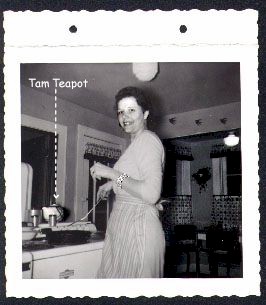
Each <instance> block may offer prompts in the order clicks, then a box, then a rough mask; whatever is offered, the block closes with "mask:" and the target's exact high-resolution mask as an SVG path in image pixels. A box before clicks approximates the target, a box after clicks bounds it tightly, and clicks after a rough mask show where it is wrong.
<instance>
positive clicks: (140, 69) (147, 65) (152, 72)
mask: <svg viewBox="0 0 266 305" xmlns="http://www.w3.org/2000/svg"><path fill="white" fill-rule="evenodd" d="M132 70H133V73H134V75H135V76H136V78H137V79H139V80H140V81H142V82H149V81H151V80H152V79H154V77H155V76H156V74H157V73H158V63H157V62H140V63H139V62H134V63H132Z"/></svg>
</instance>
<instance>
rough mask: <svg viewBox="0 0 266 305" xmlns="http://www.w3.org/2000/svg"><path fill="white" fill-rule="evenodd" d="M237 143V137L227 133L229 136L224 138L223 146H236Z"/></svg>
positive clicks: (232, 133)
mask: <svg viewBox="0 0 266 305" xmlns="http://www.w3.org/2000/svg"><path fill="white" fill-rule="evenodd" d="M238 143H239V137H237V136H236V135H235V134H234V132H232V131H231V132H229V135H228V136H227V137H225V138H224V144H225V145H227V146H230V147H232V146H236V145H237V144H238Z"/></svg>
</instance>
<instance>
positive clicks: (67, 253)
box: [23, 234, 104, 279]
mask: <svg viewBox="0 0 266 305" xmlns="http://www.w3.org/2000/svg"><path fill="white" fill-rule="evenodd" d="M43 243H44V246H47V248H41V249H40V247H39V245H42V241H41V240H39V241H30V242H29V243H28V244H27V249H25V248H24V249H23V258H24V259H23V264H24V266H27V268H28V267H29V266H30V268H31V272H29V270H27V273H26V272H23V278H33V279H52V278H54V279H56V278H57V279H68V278H95V277H96V274H97V271H98V268H99V266H100V262H101V257H102V248H103V245H104V237H103V235H100V236H99V235H96V236H95V235H93V234H92V236H91V238H90V240H89V242H87V243H83V244H75V245H49V244H47V241H45V240H44V241H43ZM26 258H27V261H29V260H30V258H31V262H30V264H29V263H27V265H25V259H26ZM29 273H31V275H30V276H29Z"/></svg>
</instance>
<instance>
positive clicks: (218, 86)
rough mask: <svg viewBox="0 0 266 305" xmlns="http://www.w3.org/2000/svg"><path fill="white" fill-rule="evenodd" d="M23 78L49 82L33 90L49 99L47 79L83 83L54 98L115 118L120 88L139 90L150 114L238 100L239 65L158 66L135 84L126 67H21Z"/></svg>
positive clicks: (23, 80) (51, 91) (25, 81)
mask: <svg viewBox="0 0 266 305" xmlns="http://www.w3.org/2000/svg"><path fill="white" fill-rule="evenodd" d="M29 78H36V79H37V80H39V81H47V80H48V81H49V82H50V86H49V88H35V89H36V90H40V91H42V92H45V93H47V94H49V95H51V96H53V95H54V81H53V80H52V79H53V78H60V79H61V80H63V81H83V80H84V79H86V80H88V85H87V88H78V89H77V88H76V89H73V90H72V89H70V88H58V93H57V95H58V97H60V98H62V99H64V100H66V101H69V102H71V103H74V104H77V105H80V106H82V107H85V108H88V109H90V110H93V111H96V112H98V113H102V114H104V115H106V116H109V117H112V118H115V116H116V114H115V112H114V109H113V107H114V96H115V94H116V93H117V91H118V90H120V89H121V88H123V87H126V86H137V87H140V88H142V89H143V91H144V93H145V95H146V96H147V98H149V99H150V101H151V103H152V107H153V109H152V111H153V113H154V115H155V116H164V115H169V114H174V113H181V112H187V111H191V110H196V109H202V108H208V107H213V106H219V105H223V104H228V103H233V102H240V65H239V63H159V73H158V74H157V76H156V77H155V79H154V80H152V81H150V82H141V81H139V80H137V79H136V77H135V76H134V74H133V73H132V64H130V63H106V64H104V63H100V64H95V63H93V64H84V63H82V64H78V63H74V64H66V63H63V64H61V63H60V64H50V63H49V64H45V63H42V64H22V65H21V84H23V85H25V86H27V87H30V86H31V82H30V81H29Z"/></svg>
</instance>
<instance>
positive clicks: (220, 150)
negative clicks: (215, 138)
mask: <svg viewBox="0 0 266 305" xmlns="http://www.w3.org/2000/svg"><path fill="white" fill-rule="evenodd" d="M235 151H240V144H238V145H236V146H233V147H229V146H226V145H224V144H216V145H213V146H212V150H211V152H210V158H221V157H226V156H228V155H229V154H230V153H232V152H235Z"/></svg>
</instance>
